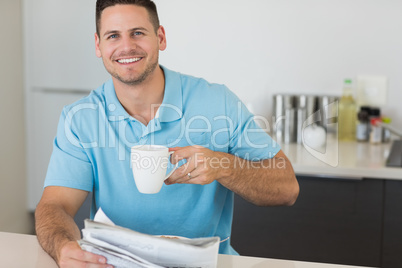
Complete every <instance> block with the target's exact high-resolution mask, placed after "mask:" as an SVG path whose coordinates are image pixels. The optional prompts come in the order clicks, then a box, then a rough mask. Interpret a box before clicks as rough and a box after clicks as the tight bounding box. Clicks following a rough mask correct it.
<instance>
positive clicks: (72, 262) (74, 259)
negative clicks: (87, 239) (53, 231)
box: [59, 241, 113, 268]
mask: <svg viewBox="0 0 402 268" xmlns="http://www.w3.org/2000/svg"><path fill="white" fill-rule="evenodd" d="M106 262H107V260H106V258H105V257H103V256H101V255H97V254H93V253H90V252H88V251H84V250H82V249H81V248H80V246H79V245H78V243H77V242H75V241H71V242H68V243H66V244H65V245H64V246H63V248H62V249H61V251H60V257H59V266H60V267H61V268H69V267H72V268H80V267H93V268H112V267H113V266H112V265H109V264H107V263H106Z"/></svg>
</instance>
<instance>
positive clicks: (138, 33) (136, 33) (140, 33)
mask: <svg viewBox="0 0 402 268" xmlns="http://www.w3.org/2000/svg"><path fill="white" fill-rule="evenodd" d="M134 35H143V33H142V32H134Z"/></svg>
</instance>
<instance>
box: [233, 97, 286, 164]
mask: <svg viewBox="0 0 402 268" xmlns="http://www.w3.org/2000/svg"><path fill="white" fill-rule="evenodd" d="M226 114H227V115H228V116H229V117H230V118H231V119H232V121H233V127H232V130H233V131H231V133H230V142H229V153H231V154H233V155H236V156H238V157H240V158H243V159H247V160H252V161H258V160H262V159H268V158H272V157H274V156H275V155H276V154H277V153H278V152H279V151H280V149H281V148H280V146H279V144H278V143H276V142H275V141H274V140H273V139H272V138H271V137H270V136H269V135H268V134H267V133H266V132H265V131H264V130H263V129H262V128H261V127H260V126H259V125H258V124H257V123H256V121H255V120H254V115H253V114H252V113H251V112H250V111H249V110H248V109H247V107H246V106H245V105H244V104H243V102H242V101H241V100H240V99H239V98H238V97H237V96H236V95H235V94H234V93H232V92H231V91H229V90H228V91H227V93H226ZM265 121H267V120H265ZM266 123H267V124H268V122H266ZM267 127H269V125H268V126H267Z"/></svg>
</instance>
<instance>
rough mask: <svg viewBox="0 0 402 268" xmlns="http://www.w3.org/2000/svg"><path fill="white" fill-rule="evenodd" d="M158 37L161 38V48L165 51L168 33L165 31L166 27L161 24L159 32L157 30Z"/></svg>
mask: <svg viewBox="0 0 402 268" xmlns="http://www.w3.org/2000/svg"><path fill="white" fill-rule="evenodd" d="M157 35H158V38H159V50H160V51H164V50H165V49H166V46H167V44H166V33H165V28H163V26H162V25H161V26H159V28H158V32H157Z"/></svg>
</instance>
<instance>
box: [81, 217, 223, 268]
mask: <svg viewBox="0 0 402 268" xmlns="http://www.w3.org/2000/svg"><path fill="white" fill-rule="evenodd" d="M82 235H83V238H82V239H81V240H79V241H78V243H79V244H80V246H81V248H82V249H84V250H86V251H89V252H92V253H95V254H99V255H103V256H105V257H106V258H107V260H108V264H111V265H113V266H114V267H115V268H126V267H130V268H131V267H133V268H137V267H138V268H148V267H169V268H180V267H183V268H216V265H217V261H218V251H219V243H220V238H219V237H206V238H194V239H188V238H182V237H174V238H168V236H167V237H164V236H153V235H148V234H143V233H140V232H136V231H133V230H131V229H127V228H123V227H120V226H116V225H114V224H113V222H112V221H111V220H110V219H109V218H108V217H107V216H106V215H105V214H104V213H103V211H102V210H101V209H99V211H98V212H97V213H96V215H95V218H94V220H93V221H92V220H88V219H87V220H85V228H84V229H83V230H82Z"/></svg>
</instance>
